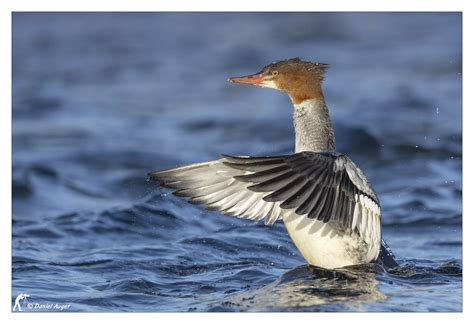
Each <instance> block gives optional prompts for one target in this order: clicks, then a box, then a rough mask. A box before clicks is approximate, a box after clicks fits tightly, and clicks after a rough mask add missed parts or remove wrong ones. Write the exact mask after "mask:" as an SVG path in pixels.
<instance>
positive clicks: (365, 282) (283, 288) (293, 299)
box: [229, 264, 387, 311]
mask: <svg viewBox="0 0 474 324" xmlns="http://www.w3.org/2000/svg"><path fill="white" fill-rule="evenodd" d="M381 272H383V269H382V268H381V267H380V266H379V265H377V264H373V265H364V266H359V267H350V268H344V269H340V270H332V271H330V270H325V269H321V268H316V267H312V266H308V265H303V266H300V267H297V268H295V269H293V270H291V271H288V272H286V273H285V274H284V275H283V276H282V277H281V278H280V279H279V280H277V281H275V282H273V283H271V284H269V285H267V286H265V287H263V288H260V289H257V290H255V291H249V292H246V293H243V294H239V295H237V296H234V297H233V298H232V299H231V300H230V301H229V303H234V304H237V305H238V306H239V307H252V309H255V310H267V311H268V310H272V309H275V310H278V309H289V310H291V309H299V308H303V309H305V310H318V308H317V307H314V306H318V305H324V304H344V303H347V302H350V303H354V304H357V303H358V302H367V301H382V300H384V299H386V298H387V297H386V296H385V295H384V294H383V293H381V292H380V291H379V290H378V284H379V281H378V279H377V275H378V274H380V273H381Z"/></svg>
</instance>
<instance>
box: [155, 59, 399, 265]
mask: <svg viewBox="0 0 474 324" xmlns="http://www.w3.org/2000/svg"><path fill="white" fill-rule="evenodd" d="M328 68H329V65H328V64H324V63H313V62H310V61H304V60H302V59H300V58H291V59H286V60H281V61H276V62H273V63H271V64H269V65H267V66H265V67H264V68H263V69H261V70H260V71H259V72H257V73H255V74H251V75H246V76H241V77H231V78H229V79H228V81H230V82H232V83H237V84H245V85H254V86H260V87H263V88H271V89H276V90H279V91H282V92H284V93H286V94H287V95H288V96H289V98H290V100H291V103H292V105H293V125H294V134H295V149H294V152H293V153H292V154H288V155H280V156H261V157H259V156H232V155H225V154H223V155H221V157H220V158H219V159H216V160H212V161H206V162H199V163H193V164H189V165H185V166H180V167H176V168H172V169H166V170H161V171H156V172H151V173H149V174H148V176H149V179H151V180H153V181H156V182H157V183H158V184H159V185H161V186H163V187H165V188H170V189H173V193H174V194H175V195H176V196H179V197H186V198H188V201H189V202H190V203H192V204H202V205H204V206H205V207H206V208H207V209H209V210H217V211H219V212H221V213H222V214H225V215H231V216H236V217H239V218H243V219H248V220H253V221H260V220H263V222H264V224H265V225H272V224H274V223H275V222H277V221H282V222H283V224H284V226H285V228H286V230H287V232H288V234H289V237H290V238H291V240H292V241H293V243H294V244H295V246H296V248H297V249H298V251H299V252H300V253H301V255H302V256H303V258H304V259H305V260H306V262H307V263H308V264H309V265H311V266H315V267H319V268H324V269H338V268H343V267H347V266H354V265H361V264H367V263H372V262H376V261H377V260H380V259H381V258H382V259H383V262H384V263H385V264H388V265H389V266H395V265H396V264H397V263H396V261H395V258H394V256H393V253H392V252H391V250H390V248H389V247H388V245H387V244H386V243H385V241H383V239H382V230H381V208H380V202H379V199H378V197H377V194H376V192H375V191H374V189H373V188H372V186H371V184H370V183H369V181H368V179H367V177H366V176H365V175H364V173H363V172H362V170H361V169H360V168H359V167H358V166H357V165H356V164H355V163H354V162H353V161H352V160H351V159H350V158H349V157H348V156H346V155H344V154H342V153H340V152H338V151H336V146H335V136H334V130H333V127H332V123H331V119H330V116H329V110H328V106H327V105H326V101H325V97H324V94H323V90H322V84H323V81H324V78H325V75H326V71H327V69H328Z"/></svg>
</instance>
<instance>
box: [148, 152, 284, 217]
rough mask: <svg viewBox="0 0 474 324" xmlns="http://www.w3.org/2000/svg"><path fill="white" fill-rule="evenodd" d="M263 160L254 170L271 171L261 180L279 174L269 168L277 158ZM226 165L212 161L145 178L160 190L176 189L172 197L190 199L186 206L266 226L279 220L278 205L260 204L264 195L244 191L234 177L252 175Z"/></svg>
mask: <svg viewBox="0 0 474 324" xmlns="http://www.w3.org/2000/svg"><path fill="white" fill-rule="evenodd" d="M242 158H244V157H242ZM264 159H265V162H264V163H263V165H262V167H256V169H258V170H272V171H271V173H269V174H268V176H267V177H264V176H263V177H262V180H263V179H270V178H272V177H275V176H278V174H282V172H281V170H282V168H277V169H276V170H275V168H273V167H272V166H275V167H278V164H280V158H279V157H276V158H275V159H274V160H272V158H264ZM228 163H229V160H228V158H226V157H224V158H222V159H219V160H215V161H209V162H202V163H195V164H190V165H187V166H183V167H179V168H175V169H169V170H164V171H158V172H153V173H150V174H149V176H150V178H151V179H152V180H155V181H158V182H159V183H160V184H161V185H162V186H164V187H167V188H171V189H176V191H174V192H173V194H175V195H177V196H183V197H191V199H190V200H189V202H190V203H192V204H205V205H206V207H207V208H208V209H211V210H218V211H220V212H222V213H224V214H227V215H232V216H237V217H239V218H245V219H251V220H255V221H258V220H261V219H264V220H265V224H266V225H271V224H273V223H274V222H275V221H276V220H277V219H279V218H280V217H281V209H280V208H279V206H278V205H279V203H278V202H268V201H265V200H263V198H264V197H265V196H266V195H267V194H268V192H255V191H252V190H249V189H247V187H248V186H249V183H248V182H243V181H239V180H238V177H239V176H244V175H247V174H251V173H252V172H250V171H246V170H242V169H238V168H233V167H231V166H230V165H229V164H228ZM285 169H286V168H285ZM279 170H280V171H279Z"/></svg>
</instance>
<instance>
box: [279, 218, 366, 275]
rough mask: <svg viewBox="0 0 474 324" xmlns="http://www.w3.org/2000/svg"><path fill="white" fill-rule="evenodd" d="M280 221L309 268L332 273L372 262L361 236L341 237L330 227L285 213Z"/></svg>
mask: <svg viewBox="0 0 474 324" xmlns="http://www.w3.org/2000/svg"><path fill="white" fill-rule="evenodd" d="M283 221H284V223H285V226H286V229H287V230H288V234H289V235H290V237H291V239H292V240H293V242H294V243H295V245H296V247H297V248H298V250H299V251H300V252H301V254H302V255H303V257H304V258H305V259H306V261H308V263H309V264H311V265H314V266H318V267H322V268H326V269H335V268H341V267H345V266H349V265H355V264H363V263H368V262H370V261H372V259H373V256H371V255H369V254H370V253H369V254H368V250H369V249H368V246H367V243H365V242H364V241H363V240H362V239H361V238H360V236H359V235H358V234H357V233H356V232H353V233H352V234H349V233H348V234H342V233H339V232H338V231H336V230H334V229H333V228H332V227H331V226H330V225H329V224H327V223H323V222H321V221H318V220H315V219H310V218H308V217H306V216H304V215H297V214H295V213H294V212H287V213H285V214H284V215H283Z"/></svg>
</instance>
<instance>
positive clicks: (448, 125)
mask: <svg viewBox="0 0 474 324" xmlns="http://www.w3.org/2000/svg"><path fill="white" fill-rule="evenodd" d="M461 54H462V51H461V16H460V14H456V13H449V14H422V13H417V14H402V13H396V14H383V13H380V14H363V13H360V14H345V13H337V14H332V13H325V14H315V13H304V14H298V13H294V14H261V13H260V14H253V13H248V14H233V13H225V14H206V13H202V14H186V13H181V14H174V13H170V14H138V13H136V14H63V13H58V14H48V13H42V14H27V13H15V14H14V16H13V183H12V187H13V277H12V279H13V283H12V302H13V301H14V299H15V297H16V296H17V295H18V294H19V293H22V292H23V293H27V294H29V295H30V297H29V298H28V301H29V302H31V303H39V304H41V303H43V304H47V303H68V304H70V305H71V307H70V308H69V309H68V311H101V312H102V311H104V312H110V311H152V312H154V311H449V312H451V311H461V310H462V295H461V293H462V254H461V252H462V240H461V230H462V211H461V198H462V183H461V179H462V178H461V157H462V141H461V77H462V76H461V69H462V66H461ZM294 56H300V57H302V58H304V59H308V60H313V61H320V62H324V63H329V64H331V69H330V70H329V71H328V74H327V79H326V82H325V85H324V90H325V93H326V100H327V103H328V106H329V108H330V113H331V117H332V120H333V123H334V126H335V132H336V145H337V148H338V151H340V152H343V153H345V154H347V155H348V156H350V157H351V158H352V159H353V160H354V161H355V162H356V163H358V164H359V166H360V167H361V168H362V169H363V170H364V172H365V173H366V175H367V176H368V178H369V179H370V181H371V183H372V185H373V187H374V188H375V190H376V191H377V193H378V195H379V199H380V201H381V204H382V213H383V234H384V237H385V239H386V240H387V242H388V243H389V244H390V246H391V248H392V250H393V251H394V253H395V255H396V256H397V259H398V260H399V262H400V267H398V268H395V269H392V270H390V271H384V270H383V269H381V268H380V267H378V266H377V265H369V266H361V267H353V268H348V269H344V270H340V271H325V270H321V269H314V268H309V267H308V266H306V265H305V261H304V259H303V258H302V257H301V255H300V254H299V253H298V251H297V250H296V248H295V247H294V245H293V244H292V242H291V240H290V239H289V237H288V235H287V233H286V231H285V229H284V227H283V225H282V224H281V223H278V224H276V225H274V226H272V227H266V226H264V225H263V224H261V223H257V224H254V223H252V222H248V221H244V220H240V219H236V218H233V217H226V216H222V215H219V214H218V213H215V212H209V211H206V210H205V209H203V208H201V207H199V206H193V205H189V204H187V203H186V202H185V201H184V200H182V199H179V198H177V197H174V196H173V195H171V194H170V192H169V191H168V190H165V189H161V188H157V187H156V185H154V184H153V183H149V182H147V181H146V173H147V172H149V171H154V170H158V169H163V168H169V167H174V166H177V165H182V164H186V163H192V162H198V161H204V160H211V159H215V158H217V157H218V156H219V154H220V153H226V154H241V155H249V154H250V155H274V154H288V153H290V152H292V150H293V145H294V144H293V129H292V122H291V114H292V109H291V106H290V102H289V100H288V98H287V97H286V96H285V95H284V94H281V93H279V92H276V91H273V90H269V89H264V90H262V89H259V88H252V87H247V86H239V85H235V84H230V83H228V82H226V81H225V80H226V78H227V77H229V76H233V75H242V74H247V73H252V72H256V71H258V69H260V68H261V67H262V66H264V65H266V64H268V63H270V62H272V61H274V60H278V59H284V58H289V57H294ZM12 305H13V304H12ZM25 305H26V303H25Z"/></svg>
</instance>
